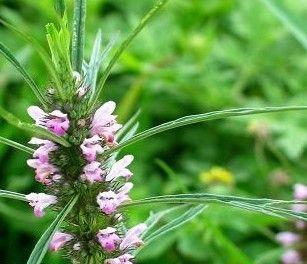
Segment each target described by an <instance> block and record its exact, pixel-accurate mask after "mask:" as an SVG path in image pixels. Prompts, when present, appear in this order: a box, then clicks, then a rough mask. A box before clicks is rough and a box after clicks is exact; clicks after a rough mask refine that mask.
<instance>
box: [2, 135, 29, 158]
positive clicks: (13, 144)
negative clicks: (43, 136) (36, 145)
mask: <svg viewBox="0 0 307 264" xmlns="http://www.w3.org/2000/svg"><path fill="white" fill-rule="evenodd" d="M0 143H3V144H5V145H8V146H11V147H13V148H16V149H19V150H22V151H24V152H26V153H29V154H33V153H34V149H32V148H29V147H27V146H25V145H22V144H20V143H18V142H15V141H13V140H10V139H8V138H4V137H1V136H0Z"/></svg>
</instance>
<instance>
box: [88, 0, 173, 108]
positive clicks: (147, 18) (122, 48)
mask: <svg viewBox="0 0 307 264" xmlns="http://www.w3.org/2000/svg"><path fill="white" fill-rule="evenodd" d="M167 2H168V0H159V1H158V3H157V4H155V6H154V7H153V8H152V9H151V10H150V11H149V12H148V13H147V14H146V15H145V16H144V17H143V18H142V19H141V21H140V23H139V24H138V25H137V27H136V28H135V29H134V30H133V31H132V32H131V33H130V34H129V36H128V37H127V38H126V39H125V40H124V41H123V42H122V44H121V45H120V46H119V48H118V49H117V50H116V52H115V54H114V55H113V57H112V58H111V60H110V62H109V64H108V66H107V68H106V69H105V71H104V72H103V74H102V76H101V79H100V81H99V84H98V90H97V92H96V94H95V96H93V97H92V98H91V101H90V105H89V106H90V110H92V109H93V107H94V106H95V104H96V102H97V100H98V98H99V96H100V93H101V91H102V89H103V86H104V84H105V82H106V80H107V78H108V76H109V75H110V73H111V70H112V68H113V66H114V65H115V63H116V62H117V61H118V59H119V57H120V56H121V55H122V53H123V52H124V51H125V50H126V49H127V47H128V46H129V44H130V43H131V42H132V40H133V39H134V38H135V37H136V36H137V35H138V34H139V33H140V32H141V31H142V29H143V28H144V27H145V26H146V25H147V24H148V22H149V21H150V19H151V18H152V17H153V16H154V15H155V14H156V13H157V12H158V11H159V10H160V9H161V8H162V7H163V6H164V5H165V4H166V3H167Z"/></svg>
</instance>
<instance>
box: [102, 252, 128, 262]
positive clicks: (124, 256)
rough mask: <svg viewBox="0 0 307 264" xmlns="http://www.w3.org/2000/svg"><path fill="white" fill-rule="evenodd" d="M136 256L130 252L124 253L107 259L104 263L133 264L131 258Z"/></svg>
mask: <svg viewBox="0 0 307 264" xmlns="http://www.w3.org/2000/svg"><path fill="white" fill-rule="evenodd" d="M133 258H134V257H133V256H132V255H130V254H124V255H122V256H120V257H118V258H114V259H107V260H105V261H104V264H133V263H132V262H131V260H132V259H133Z"/></svg>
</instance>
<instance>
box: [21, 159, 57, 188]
mask: <svg viewBox="0 0 307 264" xmlns="http://www.w3.org/2000/svg"><path fill="white" fill-rule="evenodd" d="M27 164H28V165H29V166H30V167H32V168H34V169H35V179H36V180H37V181H38V182H41V183H43V184H45V185H49V184H51V183H52V181H53V179H57V180H58V179H59V178H60V177H61V176H60V175H58V173H57V172H58V169H57V168H56V167H55V166H54V165H52V164H49V163H44V162H41V161H40V160H39V159H29V160H27Z"/></svg>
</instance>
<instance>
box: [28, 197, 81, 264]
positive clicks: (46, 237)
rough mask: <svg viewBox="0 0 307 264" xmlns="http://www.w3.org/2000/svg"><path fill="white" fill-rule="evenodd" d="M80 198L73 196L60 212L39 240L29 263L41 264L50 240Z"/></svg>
mask: <svg viewBox="0 0 307 264" xmlns="http://www.w3.org/2000/svg"><path fill="white" fill-rule="evenodd" d="M77 200H78V196H77V197H74V198H72V199H71V200H70V201H69V203H68V204H67V205H66V206H65V207H64V209H63V210H62V211H61V212H60V213H59V214H58V216H57V217H56V219H55V220H54V221H53V222H52V223H51V225H50V226H49V227H48V229H47V230H46V231H45V233H44V234H43V235H42V236H41V238H40V239H39V241H38V242H37V243H36V245H35V247H34V249H33V251H32V253H31V255H30V258H29V259H28V261H27V264H40V263H41V262H42V260H43V258H44V256H45V254H46V252H47V250H48V247H49V243H50V240H51V239H52V237H53V235H54V233H55V232H56V231H57V229H58V228H59V227H60V225H61V224H62V222H63V221H64V219H65V218H66V216H67V215H68V214H69V212H70V211H71V210H72V208H73V207H74V205H75V203H76V202H77Z"/></svg>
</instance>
